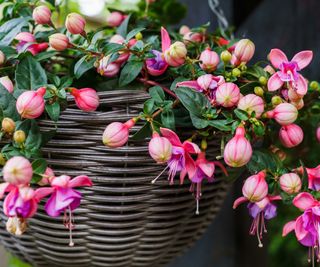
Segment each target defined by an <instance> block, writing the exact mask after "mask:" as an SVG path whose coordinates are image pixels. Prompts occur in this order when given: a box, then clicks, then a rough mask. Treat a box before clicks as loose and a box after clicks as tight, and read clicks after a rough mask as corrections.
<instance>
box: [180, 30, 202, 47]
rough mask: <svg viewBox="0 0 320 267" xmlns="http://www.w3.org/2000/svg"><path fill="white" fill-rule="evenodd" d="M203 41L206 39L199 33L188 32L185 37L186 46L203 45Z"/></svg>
mask: <svg viewBox="0 0 320 267" xmlns="http://www.w3.org/2000/svg"><path fill="white" fill-rule="evenodd" d="M203 39H204V36H203V34H201V33H199V32H188V33H186V34H185V35H184V36H183V41H184V43H186V44H188V43H189V42H192V43H201V42H202V41H203Z"/></svg>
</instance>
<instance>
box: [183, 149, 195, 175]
mask: <svg viewBox="0 0 320 267" xmlns="http://www.w3.org/2000/svg"><path fill="white" fill-rule="evenodd" d="M184 157H185V168H186V170H187V172H188V175H189V178H190V179H191V178H192V177H193V176H194V174H195V173H196V164H195V162H194V160H193V159H192V157H191V156H190V155H189V153H185V155H184Z"/></svg>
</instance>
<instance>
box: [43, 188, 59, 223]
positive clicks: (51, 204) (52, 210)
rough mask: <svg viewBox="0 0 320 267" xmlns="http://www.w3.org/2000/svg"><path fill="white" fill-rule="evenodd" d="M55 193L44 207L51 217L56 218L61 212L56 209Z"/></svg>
mask: <svg viewBox="0 0 320 267" xmlns="http://www.w3.org/2000/svg"><path fill="white" fill-rule="evenodd" d="M56 195H57V194H56V192H55V193H53V194H52V195H51V197H50V198H49V199H48V201H47V203H46V205H45V206H44V209H45V211H46V212H47V214H48V215H49V216H51V217H58V216H59V215H60V212H61V210H58V209H57V208H56V199H57V197H56Z"/></svg>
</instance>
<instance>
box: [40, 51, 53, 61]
mask: <svg viewBox="0 0 320 267" xmlns="http://www.w3.org/2000/svg"><path fill="white" fill-rule="evenodd" d="M57 53H58V52H57V51H45V52H41V53H39V54H37V55H35V56H34V58H35V59H36V60H37V61H42V60H46V59H48V58H52V57H53V56H55V55H56V54H57Z"/></svg>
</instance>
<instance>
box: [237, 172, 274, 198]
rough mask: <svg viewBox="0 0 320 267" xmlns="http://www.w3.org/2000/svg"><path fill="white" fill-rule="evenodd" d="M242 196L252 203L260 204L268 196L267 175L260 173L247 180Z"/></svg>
mask: <svg viewBox="0 0 320 267" xmlns="http://www.w3.org/2000/svg"><path fill="white" fill-rule="evenodd" d="M242 194H243V195H244V196H245V197H246V198H247V199H248V200H249V201H250V202H259V201H261V200H262V199H264V198H265V197H266V196H267V194H268V184H267V182H266V173H265V172H264V171H261V172H259V173H258V174H256V175H252V176H250V177H249V178H247V179H246V181H245V182H244V185H243V187H242Z"/></svg>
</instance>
